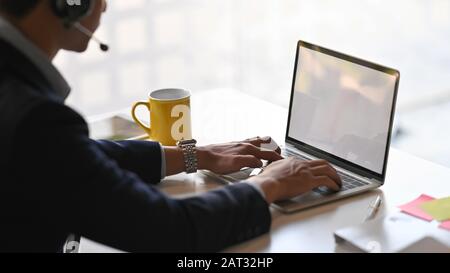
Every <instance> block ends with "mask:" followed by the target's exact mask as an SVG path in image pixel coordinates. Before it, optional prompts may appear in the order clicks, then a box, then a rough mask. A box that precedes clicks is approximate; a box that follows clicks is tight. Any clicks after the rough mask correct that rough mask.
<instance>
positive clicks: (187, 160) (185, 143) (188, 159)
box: [177, 139, 197, 173]
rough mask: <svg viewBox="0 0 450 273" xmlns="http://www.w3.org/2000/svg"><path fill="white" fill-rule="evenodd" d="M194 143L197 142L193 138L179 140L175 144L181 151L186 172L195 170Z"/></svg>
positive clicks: (195, 153)
mask: <svg viewBox="0 0 450 273" xmlns="http://www.w3.org/2000/svg"><path fill="white" fill-rule="evenodd" d="M195 144H197V141H196V140H195V139H186V140H180V141H178V142H177V146H178V147H179V148H180V149H181V150H182V151H183V157H184V165H185V166H186V173H195V172H197V150H196V149H195Z"/></svg>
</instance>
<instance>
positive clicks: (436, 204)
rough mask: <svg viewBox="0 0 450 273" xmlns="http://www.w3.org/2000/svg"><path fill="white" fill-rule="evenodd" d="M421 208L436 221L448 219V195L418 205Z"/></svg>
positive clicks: (449, 215)
mask: <svg viewBox="0 0 450 273" xmlns="http://www.w3.org/2000/svg"><path fill="white" fill-rule="evenodd" d="M420 206H421V207H422V209H423V210H424V211H425V212H426V213H428V214H429V215H431V216H432V217H433V218H434V219H436V220H438V221H444V220H448V219H450V197H446V198H441V199H436V200H433V201H430V202H426V203H423V204H421V205H420Z"/></svg>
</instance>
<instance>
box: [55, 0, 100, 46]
mask: <svg viewBox="0 0 450 273" xmlns="http://www.w3.org/2000/svg"><path fill="white" fill-rule="evenodd" d="M94 1H97V0H50V4H51V7H52V10H53V13H54V14H55V15H56V16H57V17H59V18H61V20H62V22H63V24H64V26H65V27H66V28H70V27H72V26H73V27H74V28H76V29H77V30H78V31H80V32H81V33H83V34H84V35H86V36H88V37H89V38H91V39H92V40H94V41H95V42H97V43H98V44H99V45H100V49H101V50H102V51H108V49H109V46H108V45H107V44H104V43H102V42H101V41H100V40H99V39H97V37H95V36H94V34H93V33H92V32H91V31H90V30H89V29H87V28H85V27H84V26H83V25H82V24H80V23H79V21H80V20H81V19H82V18H83V17H86V16H88V15H89V14H90V13H91V12H92V8H93V7H94Z"/></svg>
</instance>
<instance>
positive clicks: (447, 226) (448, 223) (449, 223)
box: [439, 220, 450, 231]
mask: <svg viewBox="0 0 450 273" xmlns="http://www.w3.org/2000/svg"><path fill="white" fill-rule="evenodd" d="M439 227H440V228H443V229H446V230H448V231H450V220H448V221H445V222H442V223H441V224H440V225H439Z"/></svg>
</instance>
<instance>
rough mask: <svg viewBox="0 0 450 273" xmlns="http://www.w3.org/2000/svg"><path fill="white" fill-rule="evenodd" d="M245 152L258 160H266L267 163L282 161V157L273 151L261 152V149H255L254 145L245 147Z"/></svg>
mask: <svg viewBox="0 0 450 273" xmlns="http://www.w3.org/2000/svg"><path fill="white" fill-rule="evenodd" d="M247 149H248V150H247V152H248V153H249V154H251V155H253V156H255V157H257V158H259V159H264V160H268V161H277V160H281V159H283V157H282V156H281V155H280V154H279V153H277V152H275V151H271V150H261V148H259V147H256V146H254V145H250V146H248V147H247Z"/></svg>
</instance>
